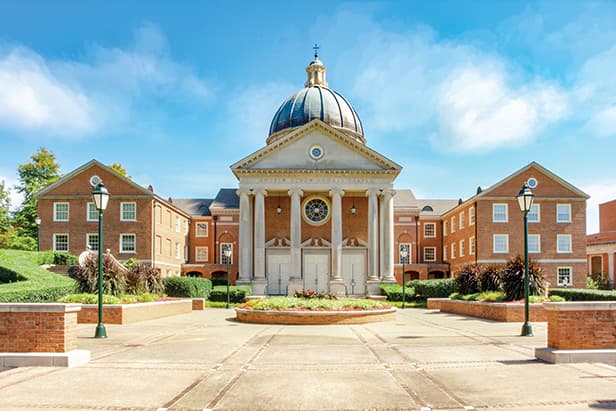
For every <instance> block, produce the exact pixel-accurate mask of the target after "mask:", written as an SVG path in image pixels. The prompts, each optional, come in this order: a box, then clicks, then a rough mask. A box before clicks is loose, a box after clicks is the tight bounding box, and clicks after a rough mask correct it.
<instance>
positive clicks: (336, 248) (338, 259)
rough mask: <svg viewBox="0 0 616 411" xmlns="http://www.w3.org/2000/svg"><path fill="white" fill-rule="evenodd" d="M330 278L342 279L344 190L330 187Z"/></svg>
mask: <svg viewBox="0 0 616 411" xmlns="http://www.w3.org/2000/svg"><path fill="white" fill-rule="evenodd" d="M329 195H330V196H331V198H332V273H331V278H332V280H342V196H344V190H342V189H340V188H332V189H331V190H330V191H329Z"/></svg>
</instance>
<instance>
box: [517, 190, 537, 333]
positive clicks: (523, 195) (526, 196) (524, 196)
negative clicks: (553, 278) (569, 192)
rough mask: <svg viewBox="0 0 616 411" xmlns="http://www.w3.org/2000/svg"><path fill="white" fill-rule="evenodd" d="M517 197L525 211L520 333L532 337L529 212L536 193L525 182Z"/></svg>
mask: <svg viewBox="0 0 616 411" xmlns="http://www.w3.org/2000/svg"><path fill="white" fill-rule="evenodd" d="M517 199H518V205H519V206H520V211H522V213H524V324H523V325H522V333H521V334H520V335H521V336H523V337H532V335H533V329H532V327H531V325H530V322H529V316H530V314H529V306H528V299H529V297H530V280H529V278H528V277H529V273H528V212H529V211H530V209H531V207H532V206H533V200H534V199H535V194H533V191H532V190H531V189H530V187H529V186H528V184H526V183H524V186H522V189H521V190H520V192H519V193H518V196H517Z"/></svg>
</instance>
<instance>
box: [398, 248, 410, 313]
mask: <svg viewBox="0 0 616 411" xmlns="http://www.w3.org/2000/svg"><path fill="white" fill-rule="evenodd" d="M408 255H409V252H408V250H407V249H406V248H404V247H403V248H402V250H400V260H401V261H402V308H406V279H405V277H406V275H405V274H406V272H405V271H406V270H405V266H404V264H405V263H406V257H408Z"/></svg>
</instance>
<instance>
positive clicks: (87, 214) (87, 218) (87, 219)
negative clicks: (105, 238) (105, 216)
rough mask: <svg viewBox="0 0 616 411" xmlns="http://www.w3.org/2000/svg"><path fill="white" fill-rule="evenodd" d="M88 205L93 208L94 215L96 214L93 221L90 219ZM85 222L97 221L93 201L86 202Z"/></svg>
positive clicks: (96, 211) (96, 212)
mask: <svg viewBox="0 0 616 411" xmlns="http://www.w3.org/2000/svg"><path fill="white" fill-rule="evenodd" d="M90 205H91V206H92V207H93V208H94V213H95V214H96V216H95V217H94V218H93V219H92V218H90ZM86 221H94V222H96V221H98V210H97V209H96V204H94V201H88V202H87V204H86Z"/></svg>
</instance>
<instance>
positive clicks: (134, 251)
mask: <svg viewBox="0 0 616 411" xmlns="http://www.w3.org/2000/svg"><path fill="white" fill-rule="evenodd" d="M130 236H132V237H133V238H134V239H135V249H134V250H124V238H125V237H126V238H128V237H130ZM120 253H122V254H136V253H137V234H135V233H122V234H120Z"/></svg>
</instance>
